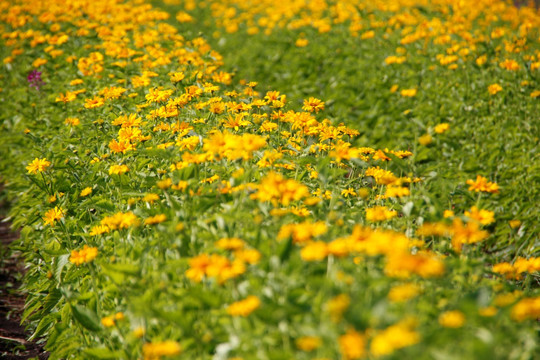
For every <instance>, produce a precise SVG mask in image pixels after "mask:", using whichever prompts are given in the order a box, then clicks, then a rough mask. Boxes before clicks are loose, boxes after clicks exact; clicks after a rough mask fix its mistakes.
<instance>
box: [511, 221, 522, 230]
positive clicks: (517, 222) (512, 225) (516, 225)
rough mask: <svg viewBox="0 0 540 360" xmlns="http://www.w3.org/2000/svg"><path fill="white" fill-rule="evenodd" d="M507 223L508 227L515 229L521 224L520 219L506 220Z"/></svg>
mask: <svg viewBox="0 0 540 360" xmlns="http://www.w3.org/2000/svg"><path fill="white" fill-rule="evenodd" d="M508 224H509V225H510V227H511V228H512V229H515V228H517V227H519V226H520V225H521V221H520V220H510V221H509V222H508Z"/></svg>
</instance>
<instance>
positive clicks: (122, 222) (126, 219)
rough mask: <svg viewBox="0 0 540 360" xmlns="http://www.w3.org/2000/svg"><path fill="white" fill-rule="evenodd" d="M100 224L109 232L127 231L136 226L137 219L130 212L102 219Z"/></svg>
mask: <svg viewBox="0 0 540 360" xmlns="http://www.w3.org/2000/svg"><path fill="white" fill-rule="evenodd" d="M100 223H101V225H102V226H105V227H107V228H108V229H109V230H116V229H127V228H128V227H130V226H135V225H138V224H139V219H138V218H137V216H136V215H135V214H133V213H132V212H131V211H128V212H126V213H123V212H118V213H116V214H114V215H112V216H106V217H104V218H103V219H102V220H101V222H100ZM107 232H108V231H107Z"/></svg>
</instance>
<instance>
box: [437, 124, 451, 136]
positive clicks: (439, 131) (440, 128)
mask: <svg viewBox="0 0 540 360" xmlns="http://www.w3.org/2000/svg"><path fill="white" fill-rule="evenodd" d="M448 129H450V125H449V124H448V123H442V124H439V125H437V126H435V132H436V133H437V134H442V133H444V132H445V131H447V130H448Z"/></svg>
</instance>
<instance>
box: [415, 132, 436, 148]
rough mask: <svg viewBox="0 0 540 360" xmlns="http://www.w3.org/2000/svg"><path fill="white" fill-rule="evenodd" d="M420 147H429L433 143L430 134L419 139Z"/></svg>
mask: <svg viewBox="0 0 540 360" xmlns="http://www.w3.org/2000/svg"><path fill="white" fill-rule="evenodd" d="M418 142H419V143H420V145H424V146H427V145H429V144H431V143H432V142H433V138H432V137H431V135H429V134H425V135H422V136H420V137H419V138H418Z"/></svg>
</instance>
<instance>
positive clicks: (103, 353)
mask: <svg viewBox="0 0 540 360" xmlns="http://www.w3.org/2000/svg"><path fill="white" fill-rule="evenodd" d="M83 352H84V353H85V354H86V355H89V356H91V357H92V358H95V359H121V358H125V357H126V354H125V353H124V352H123V351H120V350H116V351H113V350H110V349H107V348H105V347H98V348H89V349H84V350H83Z"/></svg>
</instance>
